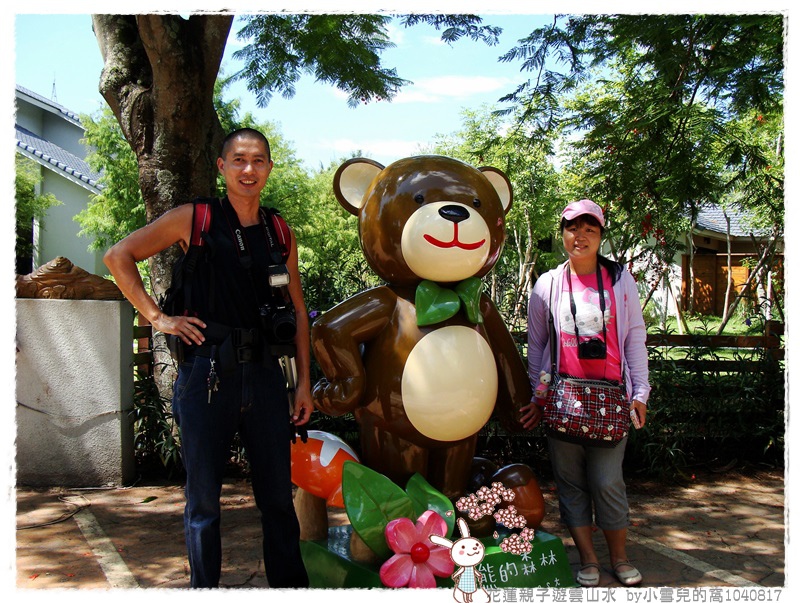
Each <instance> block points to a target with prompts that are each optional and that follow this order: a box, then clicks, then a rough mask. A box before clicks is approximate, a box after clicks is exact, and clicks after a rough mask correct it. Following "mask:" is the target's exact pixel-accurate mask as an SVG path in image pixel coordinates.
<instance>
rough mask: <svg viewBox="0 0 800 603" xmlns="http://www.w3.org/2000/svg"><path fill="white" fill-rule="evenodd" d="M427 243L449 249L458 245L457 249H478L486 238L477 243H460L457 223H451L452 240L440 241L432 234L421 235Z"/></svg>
mask: <svg viewBox="0 0 800 603" xmlns="http://www.w3.org/2000/svg"><path fill="white" fill-rule="evenodd" d="M422 238H424V239H425V240H426V241H428V243H430V244H431V245H435V246H436V247H441V248H442V249H450V248H451V247H458V248H459V249H465V250H466V251H472V250H474V249H479V248H480V247H483V244H484V243H485V242H486V239H481V240H480V241H478V242H477V243H462V242H461V241H459V240H458V224H453V240H452V241H440V240H439V239H437V238H436V237H434V236H433V235H429V234H426V235H423V237H422Z"/></svg>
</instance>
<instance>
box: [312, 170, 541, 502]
mask: <svg viewBox="0 0 800 603" xmlns="http://www.w3.org/2000/svg"><path fill="white" fill-rule="evenodd" d="M333 188H334V193H335V195H336V198H337V200H338V201H339V203H340V204H341V205H342V206H343V207H344V208H345V209H346V210H347V211H349V212H350V213H352V214H354V215H356V216H357V217H358V227H359V237H360V241H361V247H362V250H363V252H364V255H365V258H366V260H367V262H368V263H369V265H370V267H371V268H372V269H373V270H374V271H375V273H376V274H377V275H378V276H379V277H381V279H382V280H383V281H385V283H386V284H385V285H382V286H379V287H375V288H372V289H369V290H366V291H362V292H360V293H358V294H356V295H354V296H353V297H351V298H349V299H347V300H344V301H343V302H341V303H339V304H338V305H336V306H335V307H333V308H332V309H330V310H329V311H327V312H325V313H323V314H322V315H321V316H320V318H318V319H317V321H316V322H315V323H314V326H313V329H312V347H313V351H314V355H315V357H316V359H317V361H318V362H319V364H320V367H321V368H322V371H323V373H324V375H325V377H324V378H323V379H321V380H320V381H319V382H318V383H317V384H316V385H315V386H314V390H313V396H314V404H315V406H316V407H317V409H319V410H320V411H322V412H324V413H326V414H329V415H332V416H339V415H342V414H345V413H348V412H352V413H353V414H354V416H355V418H356V421H357V422H358V424H359V432H360V446H361V460H362V462H363V463H364V464H365V465H366V466H368V467H370V468H372V469H374V470H375V471H378V472H380V473H382V474H384V475H386V476H387V477H389V478H390V479H392V480H393V481H395V482H396V483H398V484H401V485H402V484H404V483H405V482H406V481H407V480H408V479H409V478H410V477H411V476H412V475H413V474H415V473H419V474H420V475H422V476H423V477H424V478H425V479H427V480H428V482H429V483H430V484H431V485H432V486H434V487H435V488H438V489H439V490H440V491H441V492H442V493H444V494H445V495H446V496H448V497H455V496H459V495H461V494H462V493H463V492H464V489H465V487H466V485H467V482H468V480H469V477H470V470H471V466H472V459H473V457H474V454H475V448H476V443H477V434H478V432H479V430H480V429H481V428H482V427H483V426H484V425H485V424H486V423H487V422H488V421H489V419H490V418H491V417H492V416H493V415H494V416H496V417H497V418H498V420H500V421H501V424H503V425H504V427H506V429H512V430H519V429H520V424H519V420H518V416H519V409H520V407H522V406H524V405H526V404H528V403H529V402H530V399H531V386H530V383H529V379H528V375H527V372H526V370H525V366H524V364H523V362H522V358H521V357H520V354H519V351H518V350H517V347H516V346H515V343H514V340H513V338H512V337H511V334H510V333H509V331H508V329H507V327H506V325H505V323H504V322H503V320H502V318H501V316H500V314H499V312H498V310H497V308H496V307H495V305H494V303H493V302H492V301H491V299H490V298H489V297H488V296H487V295H486V294H485V293H484V292H483V283H482V281H481V277H483V276H484V275H486V274H487V273H488V272H489V271H490V270H491V269H492V267H493V266H494V265H495V263H496V262H497V260H498V258H499V257H500V253H501V251H502V249H503V244H504V242H505V216H506V214H507V212H508V211H509V209H510V208H511V204H512V190H511V184H510V182H509V180H508V178H507V176H506V175H505V174H504V173H503V172H502V171H501V170H499V169H495V168H492V167H481V168H475V167H472V166H470V165H468V164H466V163H464V162H461V161H458V160H455V159H452V158H448V157H442V156H437V155H423V156H416V157H409V158H405V159H400V160H398V161H396V162H394V163H392V164H390V165H389V166H386V167H384V166H383V165H381V164H380V163H377V162H375V161H373V160H370V159H365V158H355V159H350V160H348V161H347V162H345V163H344V164H342V165H341V166H340V167H339V169H338V170H337V172H336V174H335V176H334V181H333Z"/></svg>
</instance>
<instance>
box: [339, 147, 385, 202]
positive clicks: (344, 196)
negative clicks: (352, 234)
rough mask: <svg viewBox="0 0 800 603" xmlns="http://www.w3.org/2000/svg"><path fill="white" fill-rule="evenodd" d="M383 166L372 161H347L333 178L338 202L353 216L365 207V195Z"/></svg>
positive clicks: (355, 159)
mask: <svg viewBox="0 0 800 603" xmlns="http://www.w3.org/2000/svg"><path fill="white" fill-rule="evenodd" d="M381 170H383V166H382V165H381V164H380V163H378V162H377V161H373V160H372V159H365V158H363V157H356V158H354V159H348V160H347V161H345V162H344V163H343V164H342V165H341V166H339V169H338V170H336V174H334V176H333V193H334V194H335V195H336V199H337V201H339V203H341V205H342V207H344V208H345V209H346V210H347V211H349V212H350V213H351V214H353V215H357V214H358V210H359V209H361V206H362V205H364V194H365V193H366V192H367V189H368V188H369V185H370V184H371V183H372V181H373V179H374V178H375V176H377V175H378V174H379V173H380V172H381Z"/></svg>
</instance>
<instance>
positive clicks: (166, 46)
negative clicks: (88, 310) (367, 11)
mask: <svg viewBox="0 0 800 603" xmlns="http://www.w3.org/2000/svg"><path fill="white" fill-rule="evenodd" d="M389 19H390V18H389V17H386V16H381V15H285V14H282V15H251V16H245V17H243V20H244V22H245V26H244V28H243V30H242V32H241V36H242V37H244V38H246V39H248V40H252V41H251V42H250V43H249V44H248V46H247V47H246V48H245V49H244V50H243V51H240V52H241V53H242V54H241V55H240V56H242V57H243V58H244V59H245V61H246V67H245V69H243V70H242V72H241V73H238V74H235V76H236V77H239V78H243V79H246V80H247V81H248V86H249V88H250V89H251V90H253V91H254V92H256V94H257V98H258V100H259V102H260V103H261V105H262V106H264V105H265V104H266V103H267V102H268V101H269V98H270V96H271V94H272V93H273V92H280V93H281V94H283V95H284V96H291V95H292V94H293V93H294V88H293V84H294V82H295V81H296V80H297V78H298V77H299V76H300V75H301V74H302V73H312V74H313V75H314V76H315V77H317V79H320V80H321V81H326V82H330V83H333V84H334V85H336V86H338V87H339V88H340V89H342V90H345V91H346V92H347V93H348V94H349V95H350V97H351V99H358V100H359V101H363V102H368V101H370V100H374V99H377V98H384V99H388V98H391V97H392V96H393V95H394V94H396V92H397V90H398V89H399V87H400V86H401V85H402V84H404V83H405V81H404V80H402V79H400V78H399V77H397V76H396V75H395V73H394V70H392V69H385V68H383V67H382V66H381V65H380V52H381V51H382V50H383V49H385V48H386V47H388V46H389V45H390V44H389V42H388V35H387V27H386V26H387V24H388V22H389ZM401 22H403V23H405V24H406V25H413V24H415V23H417V22H427V23H431V24H433V25H434V26H435V27H436V28H444V33H443V37H445V39H446V40H448V41H452V40H456V39H458V38H459V37H461V36H464V35H466V36H469V37H472V38H474V39H481V38H482V39H485V40H487V41H489V42H496V39H497V30H493V29H492V28H486V27H482V26H480V25H479V24H480V19H479V18H478V17H474V16H469V15H414V16H410V17H405V18H403V19H401ZM232 23H233V16H231V15H192V16H190V17H189V18H186V19H185V18H183V17H181V16H179V15H166V14H153V15H93V16H92V24H93V29H94V32H95V36H96V37H97V41H98V44H99V46H100V51H101V54H102V55H103V60H104V63H105V64H104V68H103V71H102V74H101V78H100V92H101V94H102V95H103V97H104V98H105V99H106V101H107V102H108V105H109V107H110V108H111V110H112V112H113V113H114V116H115V117H116V118H117V121H118V122H119V124H120V126H121V129H122V132H123V134H124V136H125V138H126V140H127V141H128V142H129V143H130V145H131V147H132V148H133V151H134V153H135V155H136V157H137V160H138V166H139V184H140V188H141V190H142V196H143V199H144V202H145V209H146V218H147V220H148V221H152V220H154V219H155V218H157V217H158V216H160V215H161V214H163V213H164V212H165V211H167V210H169V209H171V208H173V207H176V206H177V205H178V204H179V203H181V202H183V201H185V200H186V199H191V198H192V197H196V196H208V195H209V194H210V193H211V192H213V190H214V187H215V173H216V170H215V169H214V164H215V161H216V158H217V149H218V148H219V145H220V143H221V142H222V138H223V137H224V130H223V128H222V125H221V123H220V119H219V117H218V116H217V113H216V110H215V106H214V87H215V84H216V80H217V76H218V73H219V67H220V61H221V59H222V55H223V51H224V49H225V45H226V42H227V38H228V33H229V31H230V28H231V25H232ZM176 257H177V250H176V249H173V250H171V252H169V253H164V254H159V256H157V257H156V258H154V259H153V260H152V261H151V269H152V272H153V276H154V279H153V282H154V283H156V284H157V285H156V286H157V288H158V289H159V290H158V291H156V293H157V294H160V293H163V290H165V289H166V287H168V286H169V282H170V266H171V265H172V263H173V261H174V260H175V258H176Z"/></svg>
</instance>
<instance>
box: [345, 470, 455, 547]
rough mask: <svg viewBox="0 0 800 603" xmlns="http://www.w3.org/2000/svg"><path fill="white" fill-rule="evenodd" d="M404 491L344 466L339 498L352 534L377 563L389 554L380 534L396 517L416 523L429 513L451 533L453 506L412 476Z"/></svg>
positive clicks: (386, 480) (367, 472)
mask: <svg viewBox="0 0 800 603" xmlns="http://www.w3.org/2000/svg"><path fill="white" fill-rule="evenodd" d="M406 487H407V492H405V491H403V489H402V488H400V486H398V485H397V484H395V483H394V482H393V481H391V480H390V479H389V478H388V477H386V476H384V475H381V474H380V473H377V472H376V471H373V470H372V469H370V468H369V467H365V466H364V465H361V464H359V463H356V462H353V461H347V462H345V464H344V468H343V471H342V495H343V497H344V505H345V510H346V511H347V517H348V519H349V520H350V524H351V525H352V526H353V529H354V530H355V531H356V533H357V534H358V535H359V536H360V537H361V539H362V540H363V541H364V542H365V543H366V545H367V546H368V547H369V548H370V549H372V551H373V552H374V553H375V554H376V555H378V556H379V557H380V558H381V559H387V558H388V557H389V556H391V554H392V552H391V550H390V549H389V546H388V545H387V544H386V537H385V534H384V530H385V529H386V525H387V524H388V523H389V522H390V521H391V520H393V519H397V518H398V517H407V518H408V519H410V520H411V521H416V520H417V518H418V517H419V516H420V515H421V514H422V513H424V512H425V511H427V510H428V509H431V510H433V511H436V512H437V513H438V514H439V515H441V516H442V518H443V519H444V520H445V522H446V523H447V527H448V534H450V533H451V532H452V529H453V524H454V522H455V515H454V513H453V504H452V503H451V502H450V500H449V499H448V498H447V497H446V496H445V495H444V494H442V493H441V492H439V491H438V490H436V489H434V488H433V487H432V486H431V485H430V484H429V483H428V482H427V481H425V479H424V478H423V477H422V476H421V475H419V474H414V475H413V476H412V477H411V479H410V480H409V481H408V485H407V486H406ZM448 512H449V513H450V515H449V516H448Z"/></svg>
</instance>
